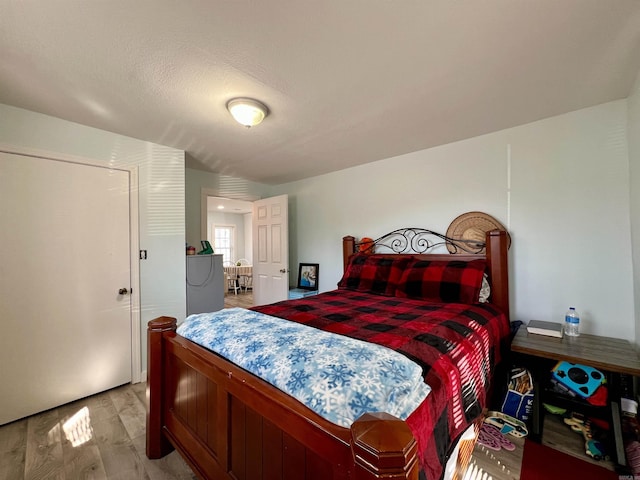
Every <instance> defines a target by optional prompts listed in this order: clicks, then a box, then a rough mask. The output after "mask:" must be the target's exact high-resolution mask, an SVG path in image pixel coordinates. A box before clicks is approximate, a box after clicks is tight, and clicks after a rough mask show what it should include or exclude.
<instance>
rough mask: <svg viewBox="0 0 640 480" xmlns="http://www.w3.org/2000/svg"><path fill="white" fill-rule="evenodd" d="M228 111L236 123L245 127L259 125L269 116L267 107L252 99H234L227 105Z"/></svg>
mask: <svg viewBox="0 0 640 480" xmlns="http://www.w3.org/2000/svg"><path fill="white" fill-rule="evenodd" d="M227 110H229V113H231V116H233V118H235V120H236V122H238V123H239V124H240V125H244V126H245V127H247V128H249V127H254V126H256V125H258V124H259V123H260V122H262V120H264V117H266V116H267V114H268V113H269V110H268V109H267V107H266V106H265V105H264V104H262V103H260V102H258V101H257V100H252V99H250V98H234V99H233V100H229V103H227Z"/></svg>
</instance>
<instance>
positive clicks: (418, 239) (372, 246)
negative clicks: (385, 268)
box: [355, 227, 486, 254]
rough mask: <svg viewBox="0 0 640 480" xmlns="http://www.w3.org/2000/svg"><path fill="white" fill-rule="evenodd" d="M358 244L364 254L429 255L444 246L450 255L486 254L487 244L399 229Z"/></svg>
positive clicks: (425, 231)
mask: <svg viewBox="0 0 640 480" xmlns="http://www.w3.org/2000/svg"><path fill="white" fill-rule="evenodd" d="M363 240H364V241H360V242H359V243H356V244H355V246H356V250H357V251H360V252H363V253H373V252H375V253H385V252H384V251H380V247H383V248H386V249H388V250H389V253H416V254H420V253H427V252H428V251H430V250H431V249H433V248H434V247H437V246H440V245H444V246H446V248H447V250H448V251H449V252H450V253H473V254H479V253H484V250H485V245H486V244H485V242H484V241H478V240H463V239H458V238H450V237H447V236H446V235H443V234H441V233H438V232H434V231H432V230H427V229H424V228H413V227H411V228H399V229H398V230H394V231H393V232H389V233H387V234H385V235H383V236H382V237H380V238H377V239H375V240H371V239H366V240H365V239H363Z"/></svg>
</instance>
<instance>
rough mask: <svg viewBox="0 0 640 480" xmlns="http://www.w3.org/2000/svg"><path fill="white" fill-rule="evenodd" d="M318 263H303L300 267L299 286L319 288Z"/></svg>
mask: <svg viewBox="0 0 640 480" xmlns="http://www.w3.org/2000/svg"><path fill="white" fill-rule="evenodd" d="M319 269H320V265H319V264H318V263H301V264H300V266H299V267H298V288H302V289H304V290H318V270H319Z"/></svg>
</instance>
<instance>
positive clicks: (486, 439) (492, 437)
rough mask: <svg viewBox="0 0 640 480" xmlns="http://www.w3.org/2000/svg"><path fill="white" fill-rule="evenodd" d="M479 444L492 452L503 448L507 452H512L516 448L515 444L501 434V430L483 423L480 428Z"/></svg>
mask: <svg viewBox="0 0 640 480" xmlns="http://www.w3.org/2000/svg"><path fill="white" fill-rule="evenodd" d="M478 442H479V443H480V444H481V445H484V446H485V447H487V448H490V449H491V450H500V449H501V448H504V449H505V450H507V451H509V452H512V451H513V450H515V448H516V446H515V444H514V443H513V442H511V441H509V440H508V439H507V438H506V437H505V436H504V435H503V434H502V433H500V430H498V429H497V428H496V427H494V426H493V425H488V424H486V423H483V424H482V427H481V428H480V433H479V434H478Z"/></svg>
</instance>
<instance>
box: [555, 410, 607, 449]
mask: <svg viewBox="0 0 640 480" xmlns="http://www.w3.org/2000/svg"><path fill="white" fill-rule="evenodd" d="M564 423H565V424H567V425H569V426H570V427H571V430H573V431H574V432H576V433H580V434H582V436H583V437H584V450H585V453H586V454H587V455H588V456H590V457H591V458H593V459H594V460H603V459H606V458H607V455H606V452H605V449H604V445H602V442H600V441H598V440H595V439H594V438H593V433H592V431H591V422H590V421H589V420H586V419H585V418H584V416H583V415H582V414H579V413H575V412H574V413H571V414H570V415H569V416H568V417H566V418H565V419H564Z"/></svg>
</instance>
